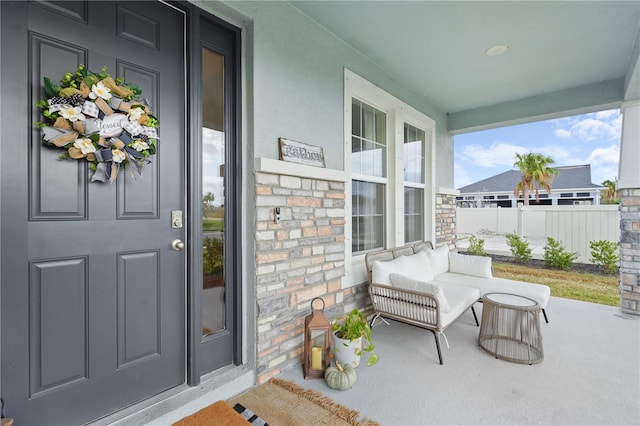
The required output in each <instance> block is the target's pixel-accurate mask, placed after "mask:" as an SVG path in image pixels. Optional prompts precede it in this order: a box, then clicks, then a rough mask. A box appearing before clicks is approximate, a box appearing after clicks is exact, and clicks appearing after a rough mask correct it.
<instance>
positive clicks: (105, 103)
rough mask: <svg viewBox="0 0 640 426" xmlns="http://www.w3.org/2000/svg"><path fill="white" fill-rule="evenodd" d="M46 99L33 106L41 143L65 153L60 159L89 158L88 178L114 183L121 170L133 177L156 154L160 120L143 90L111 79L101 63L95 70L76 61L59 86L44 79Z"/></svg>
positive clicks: (139, 172) (77, 159)
mask: <svg viewBox="0 0 640 426" xmlns="http://www.w3.org/2000/svg"><path fill="white" fill-rule="evenodd" d="M44 90H45V94H46V96H47V99H43V100H41V101H39V102H38V103H37V104H36V106H37V107H38V108H40V110H41V111H42V116H43V120H42V121H38V122H36V123H35V124H36V126H37V127H39V128H41V129H42V132H43V139H44V143H45V144H47V145H50V146H53V147H56V148H60V149H62V150H64V151H65V152H64V153H63V154H62V155H61V158H63V159H73V160H76V161H88V162H89V163H90V165H89V167H90V168H91V170H93V172H94V173H93V176H92V177H91V181H92V182H95V181H99V182H107V181H108V182H113V181H115V180H116V178H117V177H118V172H119V171H120V168H124V167H130V168H131V170H132V171H133V172H135V173H136V174H137V175H142V168H143V167H144V165H145V164H149V163H150V162H151V159H150V157H151V156H153V155H154V154H155V153H156V149H157V147H156V144H157V141H158V127H159V125H160V122H159V121H158V119H157V118H156V117H154V116H153V114H152V112H151V108H150V106H149V103H148V102H147V100H146V99H142V100H138V98H139V96H140V95H141V94H142V90H141V89H140V88H139V87H138V86H136V85H134V84H130V83H125V82H124V79H123V78H117V79H115V80H114V79H113V78H112V77H111V76H110V75H109V74H108V73H107V67H102V71H101V72H100V73H99V74H96V73H93V72H91V71H89V70H88V69H87V68H86V67H85V66H84V65H78V68H77V70H76V71H75V72H67V73H66V74H65V75H64V77H63V78H62V80H60V83H59V84H55V83H53V82H52V81H51V80H50V79H49V78H47V77H45V78H44Z"/></svg>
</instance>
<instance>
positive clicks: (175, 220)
mask: <svg viewBox="0 0 640 426" xmlns="http://www.w3.org/2000/svg"><path fill="white" fill-rule="evenodd" d="M171 228H173V229H178V228H182V210H172V211H171Z"/></svg>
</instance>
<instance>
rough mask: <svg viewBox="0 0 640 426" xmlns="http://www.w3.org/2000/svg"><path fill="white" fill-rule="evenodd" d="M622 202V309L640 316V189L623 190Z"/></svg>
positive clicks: (621, 193) (621, 192)
mask: <svg viewBox="0 0 640 426" xmlns="http://www.w3.org/2000/svg"><path fill="white" fill-rule="evenodd" d="M620 200H621V203H620V309H621V310H622V311H623V312H626V313H631V314H636V315H640V189H638V188H635V189H621V190H620Z"/></svg>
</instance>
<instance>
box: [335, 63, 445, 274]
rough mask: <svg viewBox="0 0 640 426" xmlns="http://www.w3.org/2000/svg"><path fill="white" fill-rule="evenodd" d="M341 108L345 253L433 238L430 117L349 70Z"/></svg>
mask: <svg viewBox="0 0 640 426" xmlns="http://www.w3.org/2000/svg"><path fill="white" fill-rule="evenodd" d="M345 112H346V116H345V145H346V149H345V170H346V171H347V172H348V173H350V175H351V178H352V181H351V185H350V187H348V188H347V192H350V194H349V193H348V194H347V196H348V197H347V218H346V219H347V223H346V224H345V228H346V229H345V234H346V238H347V240H348V241H349V240H350V244H347V258H349V257H352V258H353V257H358V259H360V258H359V256H361V255H364V254H365V253H367V252H369V251H373V250H377V249H382V248H389V247H398V246H401V245H403V244H405V243H411V242H416V241H423V240H425V239H431V240H433V239H434V236H435V224H434V218H435V212H434V205H435V191H434V182H433V180H434V177H435V172H434V164H433V163H434V153H435V143H434V141H435V121H434V120H433V119H431V118H429V117H427V116H426V115H424V114H422V113H420V112H418V111H417V110H415V109H414V108H412V107H410V106H409V105H407V104H405V103H404V102H402V101H400V100H399V99H397V98H395V97H394V96H392V95H390V94H389V93H387V92H385V91H384V90H382V89H380V88H379V87H377V86H375V85H373V84H371V83H370V82H368V81H366V80H364V79H363V78H362V77H360V76H358V75H356V74H354V73H352V72H351V71H349V70H345ZM349 190H350V191H349ZM349 212H350V216H351V217H349ZM360 262H361V260H357V261H356V259H354V265H355V267H357V268H360V265H359V263H360ZM356 264H357V265H356ZM354 279H356V278H354Z"/></svg>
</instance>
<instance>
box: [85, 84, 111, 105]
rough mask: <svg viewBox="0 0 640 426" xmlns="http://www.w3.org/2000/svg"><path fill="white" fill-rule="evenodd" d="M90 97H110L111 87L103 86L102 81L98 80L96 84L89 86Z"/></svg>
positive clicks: (106, 98)
mask: <svg viewBox="0 0 640 426" xmlns="http://www.w3.org/2000/svg"><path fill="white" fill-rule="evenodd" d="M89 97H90V98H91V99H97V98H99V97H100V98H102V99H104V100H105V101H108V100H109V99H111V89H109V88H108V87H105V85H104V83H103V82H101V81H99V82H98V83H97V84H94V85H93V86H91V93H89Z"/></svg>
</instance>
